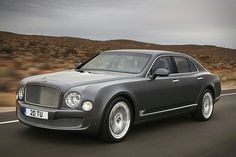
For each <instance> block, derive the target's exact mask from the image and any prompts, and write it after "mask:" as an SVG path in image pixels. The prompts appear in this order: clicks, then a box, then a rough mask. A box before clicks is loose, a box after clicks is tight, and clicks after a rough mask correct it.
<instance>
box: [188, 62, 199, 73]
mask: <svg viewBox="0 0 236 157" xmlns="http://www.w3.org/2000/svg"><path fill="white" fill-rule="evenodd" d="M188 64H189V67H190V70H191V72H196V71H197V68H196V67H195V66H194V65H193V63H192V62H191V61H190V60H188Z"/></svg>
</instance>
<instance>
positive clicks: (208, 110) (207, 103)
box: [192, 89, 214, 121]
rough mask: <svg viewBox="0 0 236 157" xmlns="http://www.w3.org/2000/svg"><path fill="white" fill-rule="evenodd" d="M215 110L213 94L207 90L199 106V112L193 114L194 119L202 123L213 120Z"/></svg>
mask: <svg viewBox="0 0 236 157" xmlns="http://www.w3.org/2000/svg"><path fill="white" fill-rule="evenodd" d="M213 109H214V101H213V96H212V92H211V90H209V89H206V90H205V91H204V92H203V94H202V96H201V98H200V100H199V104H198V108H197V110H196V111H195V112H194V113H193V114H192V115H193V117H194V118H196V119H197V120H201V121H207V120H209V119H210V118H211V116H212V114H213Z"/></svg>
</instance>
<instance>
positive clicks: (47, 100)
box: [25, 85, 60, 107]
mask: <svg viewBox="0 0 236 157" xmlns="http://www.w3.org/2000/svg"><path fill="white" fill-rule="evenodd" d="M59 94H60V93H59V90H58V89H56V88H52V87H47V86H40V85H27V86H26V94H25V101H26V103H29V104H33V105H38V106H46V107H58V103H59Z"/></svg>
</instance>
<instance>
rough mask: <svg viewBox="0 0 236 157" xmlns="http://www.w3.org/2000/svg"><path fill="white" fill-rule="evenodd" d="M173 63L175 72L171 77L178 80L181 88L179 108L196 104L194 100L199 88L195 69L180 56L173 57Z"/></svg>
mask: <svg viewBox="0 0 236 157" xmlns="http://www.w3.org/2000/svg"><path fill="white" fill-rule="evenodd" d="M173 61H174V64H175V67H176V70H177V72H176V73H175V74H173V76H175V77H176V78H177V79H178V80H179V83H180V88H181V92H180V94H181V95H180V97H181V106H185V105H191V104H194V103H196V102H195V100H196V97H197V95H198V91H199V90H200V88H201V84H200V83H201V80H200V78H198V70H197V68H196V67H195V65H194V64H193V63H192V62H191V61H190V60H189V59H188V58H185V57H182V56H174V57H173Z"/></svg>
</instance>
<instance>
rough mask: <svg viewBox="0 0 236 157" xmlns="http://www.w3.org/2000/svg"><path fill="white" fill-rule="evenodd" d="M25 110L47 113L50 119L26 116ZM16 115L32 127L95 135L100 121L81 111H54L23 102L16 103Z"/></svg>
mask: <svg viewBox="0 0 236 157" xmlns="http://www.w3.org/2000/svg"><path fill="white" fill-rule="evenodd" d="M25 108H30V109H35V110H40V111H46V112H48V119H47V120H45V119H38V118H33V117H28V116H26V115H25V113H24V112H25ZM16 114H17V117H18V119H19V120H20V121H21V122H22V123H24V124H26V125H30V126H34V127H39V128H46V129H54V130H78V131H82V132H88V133H93V132H97V131H98V126H97V124H98V122H97V121H98V120H97V119H94V118H91V117H92V116H90V115H89V113H87V112H84V111H81V110H71V109H53V108H46V107H39V106H33V105H28V104H25V103H24V102H22V101H17V102H16Z"/></svg>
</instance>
